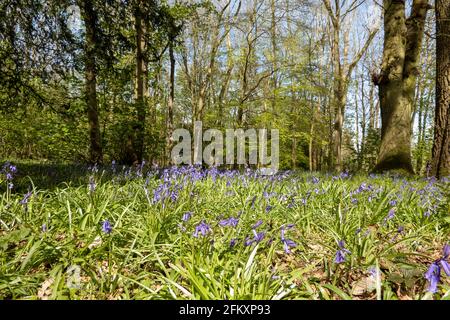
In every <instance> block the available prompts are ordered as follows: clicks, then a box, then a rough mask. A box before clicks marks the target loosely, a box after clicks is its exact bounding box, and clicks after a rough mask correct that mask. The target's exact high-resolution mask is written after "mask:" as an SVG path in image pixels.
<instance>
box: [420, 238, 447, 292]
mask: <svg viewBox="0 0 450 320" xmlns="http://www.w3.org/2000/svg"><path fill="white" fill-rule="evenodd" d="M449 256H450V245H448V244H445V246H444V249H443V253H442V257H441V258H440V259H438V260H436V261H434V262H433V263H432V264H431V266H430V267H429V268H428V270H427V272H426V273H425V279H427V280H428V282H429V286H428V291H429V292H431V293H436V292H437V286H438V284H439V282H440V281H441V267H442V269H443V270H444V272H445V274H446V275H447V276H449V277H450V264H449V263H448V261H447V260H448V258H449Z"/></svg>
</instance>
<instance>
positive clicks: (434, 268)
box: [425, 262, 441, 293]
mask: <svg viewBox="0 0 450 320" xmlns="http://www.w3.org/2000/svg"><path fill="white" fill-rule="evenodd" d="M425 279H427V280H428V281H429V283H430V285H429V287H428V291H429V292H431V293H436V292H437V286H438V284H439V282H440V281H441V268H440V267H439V265H438V264H437V262H433V263H432V264H431V266H430V267H429V268H428V271H427V272H426V273H425Z"/></svg>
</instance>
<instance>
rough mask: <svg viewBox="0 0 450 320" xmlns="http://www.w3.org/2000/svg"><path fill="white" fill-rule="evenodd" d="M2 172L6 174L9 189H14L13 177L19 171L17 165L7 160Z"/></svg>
mask: <svg viewBox="0 0 450 320" xmlns="http://www.w3.org/2000/svg"><path fill="white" fill-rule="evenodd" d="M1 173H2V174H4V175H5V179H6V181H7V184H8V189H12V188H13V187H14V184H13V182H12V181H13V179H14V175H15V174H16V173H17V167H16V166H15V165H13V164H11V163H10V162H5V163H4V164H3V167H2V171H1Z"/></svg>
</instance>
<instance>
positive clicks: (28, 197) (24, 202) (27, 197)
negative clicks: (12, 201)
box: [20, 191, 33, 206]
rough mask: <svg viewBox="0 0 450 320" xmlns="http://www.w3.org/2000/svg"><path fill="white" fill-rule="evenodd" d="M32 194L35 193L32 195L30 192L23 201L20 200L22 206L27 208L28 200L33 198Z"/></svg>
mask: <svg viewBox="0 0 450 320" xmlns="http://www.w3.org/2000/svg"><path fill="white" fill-rule="evenodd" d="M32 194H33V193H32V192H31V191H28V192H27V193H26V194H25V195H24V196H23V199H22V200H20V204H21V205H24V206H25V205H26V204H27V203H28V200H29V199H30V197H31V195H32Z"/></svg>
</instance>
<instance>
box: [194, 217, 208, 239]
mask: <svg viewBox="0 0 450 320" xmlns="http://www.w3.org/2000/svg"><path fill="white" fill-rule="evenodd" d="M210 232H211V227H210V226H209V225H208V224H207V223H205V222H204V221H202V222H200V223H199V224H198V225H197V226H196V227H195V231H194V234H193V236H194V237H195V238H198V234H199V233H201V234H202V236H204V237H205V236H206V235H207V234H208V233H210Z"/></svg>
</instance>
